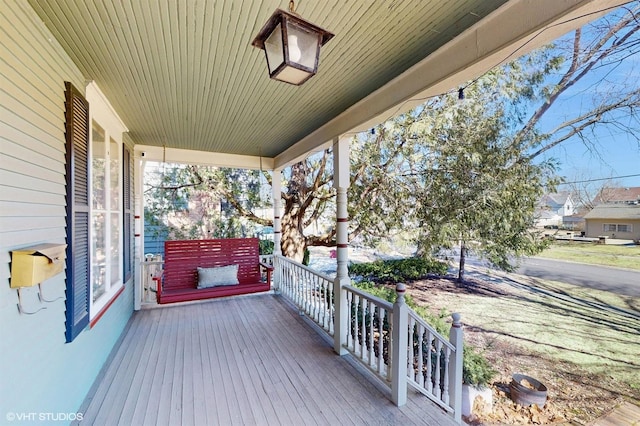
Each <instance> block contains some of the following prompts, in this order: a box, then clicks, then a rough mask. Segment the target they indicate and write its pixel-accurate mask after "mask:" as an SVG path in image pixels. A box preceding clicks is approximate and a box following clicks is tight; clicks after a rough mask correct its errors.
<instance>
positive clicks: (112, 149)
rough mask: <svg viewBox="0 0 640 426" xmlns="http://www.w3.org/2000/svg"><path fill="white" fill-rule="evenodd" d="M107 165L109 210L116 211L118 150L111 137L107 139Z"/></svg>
mask: <svg viewBox="0 0 640 426" xmlns="http://www.w3.org/2000/svg"><path fill="white" fill-rule="evenodd" d="M109 165H110V167H109V182H110V183H111V185H110V191H109V192H110V194H109V198H110V203H111V204H110V205H109V210H111V211H117V210H118V209H119V207H120V150H119V149H118V143H117V142H116V141H114V140H113V138H111V139H110V141H109ZM116 223H117V222H116ZM114 225H115V224H114Z"/></svg>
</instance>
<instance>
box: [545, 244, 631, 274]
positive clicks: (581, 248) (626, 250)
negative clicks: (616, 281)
mask: <svg viewBox="0 0 640 426" xmlns="http://www.w3.org/2000/svg"><path fill="white" fill-rule="evenodd" d="M539 257H546V258H549V259H560V260H569V261H572V262H580V263H588V264H592V265H605V266H613V267H616V268H626V269H636V270H639V271H640V246H638V245H633V246H618V245H607V244H591V243H577V242H556V243H554V244H553V245H552V246H551V247H549V248H548V249H547V250H545V251H543V252H542V253H541V254H540V255H539Z"/></svg>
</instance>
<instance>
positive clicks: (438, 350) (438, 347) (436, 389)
mask: <svg viewBox="0 0 640 426" xmlns="http://www.w3.org/2000/svg"><path fill="white" fill-rule="evenodd" d="M436 353H437V356H436V382H435V385H434V390H433V391H434V392H433V394H434V395H435V397H436V398H438V399H440V395H441V392H442V391H441V390H440V360H441V358H442V340H440V339H438V338H436Z"/></svg>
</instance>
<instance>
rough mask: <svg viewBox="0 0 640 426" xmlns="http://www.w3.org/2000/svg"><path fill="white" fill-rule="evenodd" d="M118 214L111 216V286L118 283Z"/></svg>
mask: <svg viewBox="0 0 640 426" xmlns="http://www.w3.org/2000/svg"><path fill="white" fill-rule="evenodd" d="M120 223H121V221H120V214H119V213H112V214H111V284H117V283H118V282H120V271H121V269H120V226H118V225H119V224H120Z"/></svg>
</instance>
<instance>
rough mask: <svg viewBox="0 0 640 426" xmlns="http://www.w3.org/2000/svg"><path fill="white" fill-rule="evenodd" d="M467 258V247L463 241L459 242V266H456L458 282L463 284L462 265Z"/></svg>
mask: <svg viewBox="0 0 640 426" xmlns="http://www.w3.org/2000/svg"><path fill="white" fill-rule="evenodd" d="M466 257H467V247H466V245H465V243H464V240H461V241H460V264H459V265H458V282H459V283H463V282H464V263H465V260H466Z"/></svg>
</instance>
